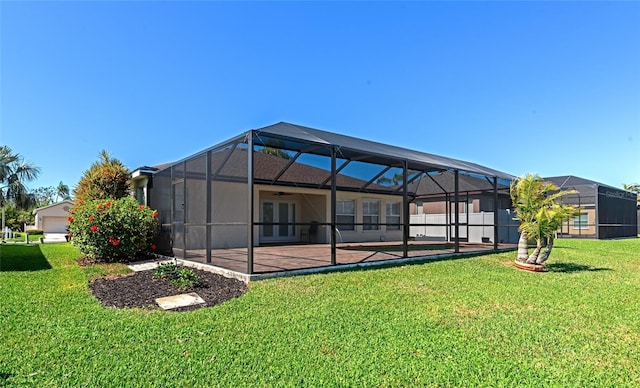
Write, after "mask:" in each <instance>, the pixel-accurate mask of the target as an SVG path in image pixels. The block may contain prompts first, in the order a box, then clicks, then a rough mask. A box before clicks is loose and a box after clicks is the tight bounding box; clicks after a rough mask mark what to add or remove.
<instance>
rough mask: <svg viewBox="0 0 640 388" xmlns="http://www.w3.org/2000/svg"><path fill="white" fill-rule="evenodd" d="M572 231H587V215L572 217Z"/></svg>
mask: <svg viewBox="0 0 640 388" xmlns="http://www.w3.org/2000/svg"><path fill="white" fill-rule="evenodd" d="M573 228H574V229H589V214H587V213H581V214H580V215H579V216H575V217H573Z"/></svg>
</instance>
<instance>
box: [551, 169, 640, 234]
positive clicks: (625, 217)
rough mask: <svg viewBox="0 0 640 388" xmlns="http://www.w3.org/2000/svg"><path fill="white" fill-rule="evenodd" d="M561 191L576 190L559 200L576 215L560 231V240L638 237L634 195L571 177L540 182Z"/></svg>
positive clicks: (560, 177) (566, 176) (557, 177)
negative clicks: (578, 211) (565, 238)
mask: <svg viewBox="0 0 640 388" xmlns="http://www.w3.org/2000/svg"><path fill="white" fill-rule="evenodd" d="M543 179H544V180H546V181H549V182H551V183H553V184H555V185H556V186H558V188H559V189H561V190H576V191H577V193H576V194H571V195H567V196H564V197H562V202H563V203H565V204H571V205H576V206H578V207H579V208H580V214H579V215H577V216H576V217H574V218H572V219H570V220H568V221H567V222H566V223H565V224H564V225H563V226H562V227H561V229H560V231H559V236H561V237H582V238H596V239H610V238H623V237H637V236H638V212H637V198H638V197H637V194H636V193H634V192H631V191H626V190H623V189H619V188H616V187H612V186H608V185H605V184H602V183H598V182H595V181H592V180H588V179H585V178H580V177H575V176H571V175H565V176H556V177H548V178H543Z"/></svg>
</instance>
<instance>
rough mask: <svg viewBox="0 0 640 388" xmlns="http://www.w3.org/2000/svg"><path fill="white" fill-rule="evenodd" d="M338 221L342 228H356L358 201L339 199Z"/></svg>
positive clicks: (337, 202) (337, 207)
mask: <svg viewBox="0 0 640 388" xmlns="http://www.w3.org/2000/svg"><path fill="white" fill-rule="evenodd" d="M336 221H337V223H338V229H340V230H355V229H356V228H355V223H356V201H354V200H353V199H337V200H336Z"/></svg>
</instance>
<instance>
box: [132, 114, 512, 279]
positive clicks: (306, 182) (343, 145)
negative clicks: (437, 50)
mask: <svg viewBox="0 0 640 388" xmlns="http://www.w3.org/2000/svg"><path fill="white" fill-rule="evenodd" d="M438 175H441V176H448V177H449V181H448V182H444V181H439V179H440V178H438V177H437V176H438ZM132 176H133V177H134V178H133V181H134V185H136V191H137V192H138V193H140V198H139V200H141V202H142V201H145V202H146V203H147V204H148V205H149V206H151V207H153V208H154V209H156V210H158V213H159V220H160V223H161V225H162V227H161V234H160V238H159V240H158V242H157V246H158V247H159V249H162V250H166V251H169V252H170V253H171V254H173V255H175V256H176V257H177V258H180V259H184V260H190V261H194V262H200V263H205V264H210V265H215V266H218V267H222V268H226V269H229V270H234V271H240V272H243V273H246V274H253V273H260V272H273V271H282V270H292V269H302V268H317V267H325V266H335V265H341V264H353V263H356V262H357V263H362V262H371V261H380V260H390V259H399V258H405V259H406V258H411V257H423V256H425V255H426V254H430V253H432V252H435V253H458V252H463V251H464V252H467V251H472V250H496V249H502V248H505V247H506V246H502V245H500V241H499V240H500V238H495V237H494V236H500V235H501V234H502V231H501V228H502V227H503V226H506V225H500V223H499V221H500V219H501V217H500V216H499V214H500V213H504V210H505V208H501V206H503V205H504V202H503V201H501V200H500V199H499V198H500V197H501V195H502V196H503V195H504V190H508V187H509V182H510V181H511V179H512V178H513V177H512V176H511V175H509V174H506V173H503V172H500V171H497V170H493V169H490V168H487V167H484V166H480V165H478V164H475V163H470V162H465V161H460V160H456V159H451V158H446V157H442V156H438V155H433V154H427V153H423V152H420V151H415V150H409V149H405V148H400V147H395V146H391V145H387V144H381V143H377V142H372V141H368V140H363V139H359V138H354V137H350V136H346V135H342V134H338V133H332V132H327V131H322V130H318V129H314V128H308V127H304V126H300V125H295V124H289V123H284V122H281V123H277V124H274V125H271V126H267V127H264V128H260V129H253V130H249V131H246V132H243V133H241V134H239V135H238V136H235V137H233V138H231V139H229V140H227V141H225V142H222V143H220V144H218V145H216V146H213V147H210V148H208V149H205V150H203V151H201V152H199V153H197V154H195V155H192V156H189V157H187V158H185V159H182V160H180V161H177V162H175V163H171V164H170V165H167V166H163V167H158V168H157V169H156V168H149V167H143V168H141V169H138V170H136V171H134V172H133V174H132ZM434 187H437V189H434ZM463 190H464V191H463ZM436 191H437V192H438V193H440V195H441V196H442V197H445V196H446V198H447V201H449V203H451V204H453V206H452V208H453V209H454V210H453V211H450V212H448V214H449V215H450V217H446V219H445V218H443V220H442V222H441V224H440V225H438V226H440V227H443V228H445V229H446V230H448V232H447V234H446V236H444V237H443V238H441V239H440V240H442V241H443V242H444V243H440V244H438V245H437V246H435V248H434V246H428V244H427V242H428V239H427V238H425V239H417V238H416V237H417V236H412V235H411V233H410V230H411V228H415V227H420V226H429V225H424V224H425V222H423V223H422V224H420V223H416V224H414V223H412V221H411V220H410V216H409V213H410V208H412V207H415V206H417V205H416V203H417V202H416V201H423V200H424V199H425V198H427V196H428V195H429V194H430V193H431V192H436ZM464 193H474V194H473V195H476V194H477V195H479V196H483V195H484V196H490V197H491V198H492V201H487V202H485V205H484V206H485V208H484V209H480V208H478V210H486V213H487V214H486V216H487V217H486V218H487V220H486V222H484V221H483V222H482V224H481V225H480V226H481V227H482V228H483V230H486V237H484V238H483V239H479V241H478V244H477V245H470V244H469V245H465V243H468V242H469V241H468V240H469V239H468V238H467V237H466V231H467V227H468V225H467V224H469V222H467V221H464V216H462V217H461V215H460V212H459V211H455V209H460V208H461V207H462V205H461V203H462V202H463V200H464V201H467V202H466V203H468V198H467V197H469V196H470V195H472V194H464ZM464 195H466V197H465V196H464ZM455 204H458V206H455ZM422 237H428V236H422ZM422 240H424V241H422ZM371 247H377V248H375V249H373V248H371Z"/></svg>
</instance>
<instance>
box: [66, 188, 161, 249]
mask: <svg viewBox="0 0 640 388" xmlns="http://www.w3.org/2000/svg"><path fill="white" fill-rule="evenodd" d="M157 215H158V213H157V212H156V211H154V210H152V209H150V208H148V207H147V206H144V205H138V202H136V200H135V199H134V198H132V197H125V198H120V199H114V200H93V201H86V202H82V201H80V202H78V204H76V206H74V207H73V208H72V209H71V212H70V216H69V237H70V238H71V242H72V244H73V245H74V246H76V247H77V248H78V249H79V250H80V251H81V252H82V253H83V254H85V255H86V256H87V257H88V258H90V259H94V260H98V261H107V262H111V261H127V260H130V259H133V258H135V257H136V256H138V255H140V254H142V253H145V252H148V251H149V250H153V249H155V247H154V246H153V244H152V240H153V238H154V236H155V233H156V230H157V219H156V217H157Z"/></svg>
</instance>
